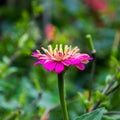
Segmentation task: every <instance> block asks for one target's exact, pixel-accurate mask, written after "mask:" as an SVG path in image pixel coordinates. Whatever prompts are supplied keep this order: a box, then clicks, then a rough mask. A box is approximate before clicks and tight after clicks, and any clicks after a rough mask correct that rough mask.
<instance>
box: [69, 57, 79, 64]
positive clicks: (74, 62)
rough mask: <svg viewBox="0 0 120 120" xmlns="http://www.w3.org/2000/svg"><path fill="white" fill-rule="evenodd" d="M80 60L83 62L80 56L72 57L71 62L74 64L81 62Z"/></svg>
mask: <svg viewBox="0 0 120 120" xmlns="http://www.w3.org/2000/svg"><path fill="white" fill-rule="evenodd" d="M80 62H81V61H80V59H78V58H77V59H76V58H72V59H71V64H72V65H76V64H79V63H80Z"/></svg>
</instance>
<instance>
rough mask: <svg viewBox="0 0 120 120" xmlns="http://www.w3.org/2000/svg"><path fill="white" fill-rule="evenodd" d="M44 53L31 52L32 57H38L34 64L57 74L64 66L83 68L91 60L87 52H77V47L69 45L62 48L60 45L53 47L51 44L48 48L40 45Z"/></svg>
mask: <svg viewBox="0 0 120 120" xmlns="http://www.w3.org/2000/svg"><path fill="white" fill-rule="evenodd" d="M42 50H43V51H44V53H45V54H42V53H41V52H40V51H39V50H36V52H33V53H32V56H33V57H36V58H37V59H38V61H37V62H35V64H34V65H38V64H42V65H43V66H44V68H45V69H47V70H48V71H55V72H56V73H57V74H59V73H61V72H63V71H64V69H65V66H67V67H68V66H70V65H74V66H76V67H77V68H78V69H80V70H84V69H85V65H84V64H87V63H88V62H89V60H92V58H91V57H90V56H89V55H88V54H81V53H79V48H78V47H75V48H73V49H72V48H71V46H68V45H65V46H64V49H63V48H62V45H61V44H60V45H59V46H58V45H56V47H55V49H52V46H51V45H49V46H48V50H47V49H45V48H43V47H42Z"/></svg>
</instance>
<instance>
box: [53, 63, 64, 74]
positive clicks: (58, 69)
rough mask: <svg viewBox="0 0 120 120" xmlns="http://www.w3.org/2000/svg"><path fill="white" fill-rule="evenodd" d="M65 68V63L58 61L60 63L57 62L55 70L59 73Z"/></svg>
mask: <svg viewBox="0 0 120 120" xmlns="http://www.w3.org/2000/svg"><path fill="white" fill-rule="evenodd" d="M63 70H64V65H63V63H61V62H58V63H57V64H56V66H55V72H56V73H57V74H59V73H61V72H63Z"/></svg>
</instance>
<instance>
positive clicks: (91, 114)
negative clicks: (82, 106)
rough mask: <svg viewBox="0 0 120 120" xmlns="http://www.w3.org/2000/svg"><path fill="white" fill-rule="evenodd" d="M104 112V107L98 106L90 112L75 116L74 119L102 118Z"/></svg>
mask: <svg viewBox="0 0 120 120" xmlns="http://www.w3.org/2000/svg"><path fill="white" fill-rule="evenodd" d="M104 112H105V109H104V108H99V109H97V110H94V111H92V112H89V113H86V114H84V115H82V116H80V117H77V118H76V119H75V120H102V116H103V113H104Z"/></svg>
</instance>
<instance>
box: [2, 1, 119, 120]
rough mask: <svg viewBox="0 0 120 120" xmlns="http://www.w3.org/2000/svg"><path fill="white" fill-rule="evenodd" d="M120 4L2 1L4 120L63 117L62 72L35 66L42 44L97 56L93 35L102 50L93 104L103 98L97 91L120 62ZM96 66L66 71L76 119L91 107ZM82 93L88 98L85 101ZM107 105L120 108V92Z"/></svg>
mask: <svg viewBox="0 0 120 120" xmlns="http://www.w3.org/2000/svg"><path fill="white" fill-rule="evenodd" d="M119 5H120V1H119V0H0V120H40V119H41V120H62V112H61V108H60V106H59V95H58V87H57V75H56V74H55V73H54V72H48V71H46V70H45V69H44V68H43V67H42V66H40V65H38V66H34V65H33V64H34V62H35V61H36V59H34V58H33V57H32V56H31V54H32V52H33V51H35V50H36V49H39V50H40V49H41V46H44V47H45V48H47V46H48V45H49V44H52V45H53V46H54V45H55V44H60V43H62V44H68V45H72V46H73V47H74V46H78V47H79V48H80V50H81V52H85V53H88V54H90V55H91V50H90V47H89V44H88V40H87V39H86V35H87V34H91V36H92V38H93V42H94V46H95V49H96V68H95V75H94V81H93V96H94V97H93V98H92V102H93V103H94V102H96V101H98V100H99V96H97V93H96V91H98V90H99V91H102V90H103V88H104V87H105V85H106V84H107V83H108V81H109V79H111V77H112V76H113V75H114V74H116V71H117V69H118V67H119V66H120V64H119V60H120V54H119V51H120V45H119V43H120V7H119ZM91 67H92V62H90V63H89V64H88V65H87V66H86V69H85V71H80V70H78V69H77V68H75V67H70V68H69V69H68V70H67V72H66V73H65V89H66V99H67V103H68V104H67V105H68V111H69V116H70V120H73V119H74V118H75V117H76V116H78V115H81V114H83V113H84V112H85V111H86V108H89V105H88V104H85V103H84V102H85V100H86V99H87V97H88V95H89V93H88V90H89V87H90V85H91V84H90V82H89V81H90V74H91ZM119 76H120V73H119ZM117 80H118V82H119V77H118V78H117ZM78 92H79V94H81V95H84V96H85V97H84V98H83V99H84V100H83V101H84V102H83V103H82V102H81V98H80V96H79V95H78ZM116 98H117V99H116ZM86 105H87V107H86ZM101 106H104V107H105V108H106V109H107V110H118V111H119V110H120V90H119V91H117V92H115V93H114V94H113V95H110V96H109V97H107V98H106V99H105V100H104V102H103V104H102V105H101ZM49 110H50V112H49V115H48V111H49ZM44 116H45V117H47V118H46V119H45V118H43V117H44ZM115 118H116V119H115ZM104 119H105V120H120V116H118V115H116V116H114V117H113V116H111V117H109V116H106V118H104Z"/></svg>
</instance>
